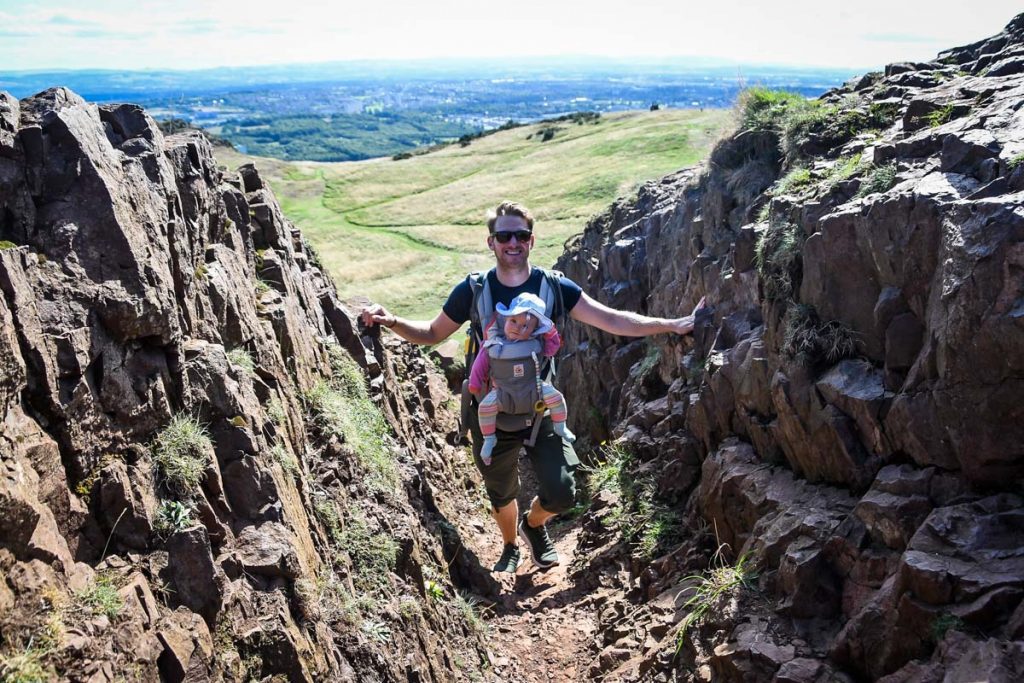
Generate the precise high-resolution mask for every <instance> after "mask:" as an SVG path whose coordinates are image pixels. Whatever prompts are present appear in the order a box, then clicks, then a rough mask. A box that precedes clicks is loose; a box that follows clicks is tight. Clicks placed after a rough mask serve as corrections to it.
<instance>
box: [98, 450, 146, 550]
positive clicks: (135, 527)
mask: <svg viewBox="0 0 1024 683" xmlns="http://www.w3.org/2000/svg"><path fill="white" fill-rule="evenodd" d="M145 465H147V467H144V468H136V469H135V476H132V475H131V474H129V470H128V467H127V465H125V464H124V463H123V462H120V461H116V462H113V463H111V464H110V465H108V466H107V467H105V468H104V469H103V471H102V472H101V473H100V481H99V483H98V484H97V489H96V499H97V507H98V509H99V510H100V511H101V513H100V514H101V519H102V524H103V526H104V528H105V530H108V532H109V533H110V535H111V536H116V537H117V539H118V541H120V542H121V543H123V544H124V545H125V546H127V547H129V548H134V549H136V550H145V549H146V548H147V547H148V545H149V535H150V534H151V533H152V531H153V521H154V520H155V519H156V515H157V508H158V502H157V499H156V495H155V491H154V490H153V489H152V488H151V482H152V481H153V477H154V473H153V471H152V467H151V466H148V465H150V463H149V462H146V463H145Z"/></svg>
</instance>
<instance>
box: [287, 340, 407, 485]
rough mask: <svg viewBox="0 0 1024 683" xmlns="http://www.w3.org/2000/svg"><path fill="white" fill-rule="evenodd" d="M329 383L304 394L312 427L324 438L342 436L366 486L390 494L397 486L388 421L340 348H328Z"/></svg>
mask: <svg viewBox="0 0 1024 683" xmlns="http://www.w3.org/2000/svg"><path fill="white" fill-rule="evenodd" d="M328 353H329V355H330V360H331V373H332V378H331V381H330V382H324V381H320V382H318V383H317V384H316V385H315V386H314V387H313V388H312V389H310V390H309V391H308V392H306V394H305V395H304V399H305V402H306V406H307V408H308V409H309V412H310V415H311V417H312V422H313V426H314V427H315V428H316V429H317V431H319V433H320V434H322V435H333V434H339V435H343V437H344V439H345V442H346V443H348V444H349V445H350V446H351V447H352V449H353V450H354V451H355V452H356V455H357V457H358V458H359V460H360V462H361V463H362V465H363V467H364V468H365V469H366V470H367V472H368V474H369V477H368V479H367V483H368V484H369V486H370V488H372V489H374V490H376V491H381V492H385V491H391V490H393V489H394V487H395V486H396V485H397V483H398V467H397V465H396V464H395V454H394V452H393V451H392V449H391V447H390V446H389V445H388V442H387V439H386V434H387V432H388V427H387V422H386V421H385V420H384V415H383V414H382V413H381V412H380V409H379V408H377V406H376V405H374V403H373V401H372V400H371V399H370V398H369V396H368V394H367V391H366V380H365V376H364V375H363V373H362V371H361V370H360V369H359V366H358V365H356V363H355V361H354V360H352V359H351V358H350V357H349V356H348V354H347V353H346V352H345V351H344V350H343V349H341V347H339V346H337V345H331V346H329V347H328Z"/></svg>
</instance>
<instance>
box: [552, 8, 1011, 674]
mask: <svg viewBox="0 0 1024 683" xmlns="http://www.w3.org/2000/svg"><path fill="white" fill-rule="evenodd" d="M1021 55H1024V15H1021V16H1019V17H1017V18H1016V19H1014V21H1013V22H1011V23H1010V24H1009V25H1008V26H1007V28H1006V29H1005V30H1004V31H1003V32H1002V33H1001V34H1000V35H998V36H996V37H994V38H991V39H988V40H985V41H981V42H979V43H976V44H974V45H970V46H966V47H963V48H957V49H954V50H949V51H947V52H944V53H942V54H940V55H939V57H938V59H936V60H935V61H933V62H928V63H924V64H894V65H890V66H889V67H887V68H886V70H885V72H884V73H878V74H869V75H867V76H865V77H863V78H860V79H855V80H854V81H852V82H851V83H849V84H847V85H845V86H844V87H842V88H839V89H836V90H833V91H831V92H829V93H826V94H825V95H824V96H823V97H822V98H821V99H820V101H818V102H815V103H810V104H808V103H806V102H804V101H802V100H801V99H800V98H796V97H786V96H783V95H778V94H772V93H765V92H760V91H756V90H755V91H753V92H751V93H748V94H747V96H746V98H747V99H746V100H743V101H741V104H740V105H739V110H740V118H741V123H740V126H739V129H738V130H737V132H736V133H735V134H733V135H732V136H730V137H729V138H727V139H725V140H723V141H722V142H721V143H720V144H719V145H718V147H717V148H716V149H715V150H714V152H713V153H712V155H711V158H710V160H709V162H708V163H707V164H706V165H705V166H704V167H701V168H698V169H691V170H686V171H682V172H680V173H677V174H675V175H672V176H668V177H666V178H664V179H662V180H661V181H658V182H652V183H648V184H647V185H645V186H643V187H642V188H641V189H640V191H639V193H638V194H637V196H636V197H635V198H631V199H626V200H620V201H619V202H617V203H616V204H615V205H614V206H612V207H611V208H610V209H609V210H608V211H607V212H606V213H604V214H602V215H601V216H598V217H597V218H596V219H594V220H593V221H592V222H591V223H590V224H589V225H588V226H587V229H586V231H585V232H584V233H583V234H582V235H580V236H579V237H577V238H575V239H574V240H573V241H571V242H570V243H569V244H568V245H567V246H568V249H567V252H566V254H565V255H564V256H563V257H562V258H561V260H560V261H559V263H558V267H559V268H560V269H561V270H563V271H565V272H566V273H567V274H568V275H569V276H570V277H572V278H573V279H575V280H576V281H577V282H579V283H580V284H581V285H582V286H583V287H584V288H585V289H586V290H587V291H588V293H590V294H591V295H592V296H594V297H595V298H597V299H599V300H600V301H602V302H604V303H607V304H608V305H611V306H615V307H621V308H628V309H631V310H638V311H642V312H645V313H648V314H651V315H656V316H664V317H677V316H680V315H684V314H686V313H688V312H689V310H690V309H691V308H692V307H693V305H694V304H695V303H696V302H697V301H698V300H699V299H700V298H701V297H703V296H706V297H707V299H708V301H709V302H710V303H711V304H712V306H713V311H712V312H711V313H710V314H705V315H702V316H699V317H698V320H697V325H696V329H695V333H694V335H693V338H692V340H691V339H689V338H687V339H679V338H667V337H662V338H656V339H653V340H650V341H646V342H645V341H629V340H622V339H615V338H612V337H609V336H608V335H605V334H603V333H601V332H598V331H596V330H594V329H591V328H586V329H579V328H573V329H570V330H568V333H567V335H566V337H567V348H569V349H571V350H572V351H571V353H570V357H569V358H568V359H567V360H566V362H565V363H563V365H562V373H561V375H560V380H561V388H562V389H563V391H564V393H565V394H566V396H567V397H568V398H569V400H570V403H571V404H572V405H571V406H570V411H569V412H570V416H571V418H570V419H572V421H573V430H574V431H575V432H576V433H577V434H578V435H581V440H584V442H585V440H586V439H588V438H589V440H590V442H591V444H592V445H597V444H599V443H601V442H603V441H604V440H605V439H607V438H609V437H611V438H615V439H617V443H618V444H620V445H621V446H622V447H623V448H625V449H626V450H628V451H629V452H631V453H632V456H633V459H632V461H631V465H630V467H631V468H632V469H631V471H630V477H631V478H633V479H634V481H643V480H644V478H645V477H647V480H648V481H650V482H654V483H653V484H651V485H648V488H647V489H646V491H647V493H646V494H645V495H647V496H648V498H647V499H645V500H641V501H640V504H642V505H646V506H647V507H646V508H644V507H639V508H638V509H639V510H640V512H643V510H645V509H646V510H648V511H649V510H652V509H660V510H669V511H673V514H674V515H675V516H676V517H677V519H680V520H681V522H682V524H681V526H682V528H686V529H689V530H690V531H689V532H688V537H687V538H684V539H683V543H682V545H675V546H665V547H661V548H660V550H659V552H658V553H656V554H655V555H654V557H648V558H646V559H644V558H643V557H640V556H639V555H640V552H639V551H640V546H638V544H636V543H635V542H634V544H633V545H632V560H631V561H630V566H631V576H632V581H633V583H632V584H627V585H626V586H624V588H627V589H632V590H631V592H630V593H629V594H628V595H629V602H632V603H633V605H632V606H631V607H619V608H616V609H608V610H607V613H608V615H609V618H608V621H607V622H606V623H605V624H604V627H605V629H606V630H605V633H606V636H607V637H606V641H605V644H606V645H607V647H608V648H609V651H611V650H616V651H619V650H621V649H622V647H623V645H622V643H623V642H625V641H620V640H619V637H618V636H616V635H615V634H617V633H619V632H620V630H622V627H623V623H624V622H623V619H624V615H625V614H627V613H630V614H633V615H634V617H635V621H634V623H632V624H631V625H630V626H631V628H630V629H629V636H628V638H629V639H630V640H629V642H632V643H634V644H636V643H639V644H642V645H640V646H639V647H635V648H633V649H632V652H633V654H632V655H631V656H629V657H625V658H623V659H624V660H626V661H625V662H624V663H623V662H622V661H616V662H608V663H606V664H607V665H606V666H602V669H601V673H602V675H604V676H606V678H605V679H604V680H676V678H675V677H676V676H682V675H683V672H686V674H685V676H684V677H685V678H687V680H689V679H698V680H716V681H729V680H735V681H740V680H772V679H774V680H777V681H826V680H828V681H831V680H853V679H857V680H860V679H876V678H880V677H883V676H888V677H889V678H888V679H887V680H940V679H942V678H943V676H946V677H947V678H946V680H966V679H965V678H963V676H965V675H967V673H966V672H967V671H968V670H972V671H976V672H984V674H985V675H986V676H988V677H989V678H988V680H1007V681H1008V680H1016V679H1018V678H1020V677H1021V676H1022V675H1024V670H1022V669H1021V657H1020V652H1021V648H1020V639H1021V637H1022V632H1021V628H1020V624H1021V616H1020V615H1021V613H1022V609H1024V607H1022V603H1021V600H1022V597H1024V592H1022V589H1021V585H1020V580H1021V576H1022V575H1024V569H1022V567H1021V566H1020V563H1021V560H1022V558H1024V542H1022V540H1021V538H1020V534H1019V529H1020V527H1019V520H1020V517H1021V515H1022V514H1024V500H1022V498H1021V496H1020V485H1019V482H1020V480H1021V478H1022V476H1024V432H1022V429H1024V420H1022V419H1021V418H1022V415H1024V413H1022V408H1021V401H1020V398H1021V396H1024V372H1022V369H1024V324H1022V320H1024V317H1022V311H1024V270H1022V266H1021V263H1022V261H1021V258H1022V254H1024V211H1022V209H1021V207H1022V206H1024V119H1022V118H1021V116H1022V114H1021V111H1022V110H1021V103H1022V102H1024V70H1022V69H1021V68H1020V67H1021V65H1022V64H1024V62H1022V56H1021ZM669 472H672V473H673V474H672V475H671V476H669V475H668V473H669ZM651 477H653V478H651ZM668 482H672V484H671V485H666V484H667V483H668ZM599 500H603V499H599ZM652 501H653V502H652ZM658 505H660V506H661V507H660V508H659V507H657V506H658ZM596 507H597V509H596V510H595V512H594V513H592V514H594V515H595V516H596V520H595V522H594V523H590V524H588V525H587V527H586V528H587V531H586V534H590V537H589V538H588V537H587V535H586V534H585V535H584V537H583V539H582V541H581V542H582V543H583V544H584V545H585V546H588V547H601V546H606V544H607V543H608V539H607V535H608V533H609V531H608V525H605V524H603V523H597V522H598V521H599V520H601V519H605V517H606V514H607V513H606V512H603V511H602V510H603V508H602V507H601V506H596ZM637 520H639V522H637ZM643 520H644V518H643V517H642V516H634V517H633V521H634V522H636V523H639V524H642V523H644V521H643ZM700 528H703V529H704V530H705V531H706V534H707V536H708V537H710V538H713V539H714V540H713V541H711V547H712V548H713V547H716V546H717V547H718V548H719V552H718V553H716V554H715V555H714V557H713V559H709V557H708V556H706V555H705V556H703V559H701V554H700V553H698V552H695V551H697V550H698V549H699V548H700V547H701V543H708V542H709V541H708V539H707V538H705V539H703V540H702V539H701V538H700V534H696V535H695V532H694V529H700ZM631 533H632V534H634V537H635V535H636V533H637V532H636V530H635V529H634V530H632V532H631ZM629 547H630V546H626V548H627V549H629ZM602 558H603V559H602V560H601V562H602V563H605V564H607V563H608V562H609V559H608V553H607V551H605V554H604V555H603V556H602ZM599 566H600V565H599V564H595V563H593V562H592V564H591V567H594V568H597V567H599ZM737 567H740V570H737V569H736V568H737ZM744 568H745V569H744ZM696 576H700V577H701V578H699V580H698V579H696V578H695V577H696ZM730 577H731V578H732V579H735V581H733V582H732V583H730V581H729V579H730ZM579 578H580V580H593V579H591V578H586V577H584V576H582V575H581V576H580V577H579ZM607 580H611V579H610V578H609V579H607ZM723 586H724V588H723V589H722V590H721V591H717V592H716V590H715V589H716V588H718V587H723ZM755 588H756V589H757V591H754V590H753V589H755ZM637 589H640V590H637ZM701 609H703V611H700V610H701ZM698 612H699V614H698V617H692V616H691V617H688V616H687V615H690V614H694V613H698ZM638 634H639V635H638ZM968 661H970V662H971V664H970V665H968V664H966V662H968ZM972 675H973V674H972Z"/></svg>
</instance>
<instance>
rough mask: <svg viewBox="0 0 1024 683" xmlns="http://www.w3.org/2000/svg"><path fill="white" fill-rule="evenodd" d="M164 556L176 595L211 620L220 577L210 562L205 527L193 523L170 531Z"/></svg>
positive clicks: (218, 598) (220, 598) (217, 606)
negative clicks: (193, 525)
mask: <svg viewBox="0 0 1024 683" xmlns="http://www.w3.org/2000/svg"><path fill="white" fill-rule="evenodd" d="M167 559H168V561H167V575H168V577H169V578H170V581H171V583H172V585H173V586H174V590H175V596H176V598H177V599H178V600H179V601H180V602H181V603H182V604H184V605H185V606H186V607H188V608H189V609H190V610H192V611H193V612H196V613H197V614H200V615H201V616H202V617H203V618H204V619H205V620H206V622H207V623H212V621H213V618H214V615H216V614H217V612H218V611H219V610H220V607H221V604H222V601H223V598H224V589H223V587H222V583H223V580H224V577H223V574H221V572H220V571H219V570H218V569H217V566H216V565H215V564H214V562H213V554H212V553H211V551H210V539H209V537H208V536H207V534H206V529H205V528H204V527H201V526H196V527H192V528H191V529H185V530H184V531H178V532H176V533H174V534H172V535H171V537H170V538H168V539H167Z"/></svg>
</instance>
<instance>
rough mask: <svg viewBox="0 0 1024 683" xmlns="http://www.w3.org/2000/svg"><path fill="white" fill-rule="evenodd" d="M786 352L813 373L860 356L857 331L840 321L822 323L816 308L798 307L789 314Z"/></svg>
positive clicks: (793, 308) (784, 348)
mask: <svg viewBox="0 0 1024 683" xmlns="http://www.w3.org/2000/svg"><path fill="white" fill-rule="evenodd" d="M785 329H786V332H785V336H784V337H783V341H782V351H783V353H785V354H786V355H787V356H788V357H790V358H792V359H794V360H796V361H797V362H799V363H801V364H803V365H805V366H806V367H808V368H810V369H812V370H815V371H817V370H821V369H823V368H826V367H830V366H832V365H835V364H836V363H838V362H839V361H841V360H843V359H844V358H852V357H853V356H855V355H856V354H857V340H856V339H855V338H854V336H853V332H852V331H851V330H850V329H849V328H848V327H846V326H845V325H843V324H842V323H841V322H839V321H837V320H829V321H826V322H822V321H821V320H820V319H819V317H818V314H817V312H816V311H815V310H814V307H813V306H809V305H806V304H798V305H796V306H792V307H791V308H790V309H789V310H788V311H787V312H786V320H785Z"/></svg>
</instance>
